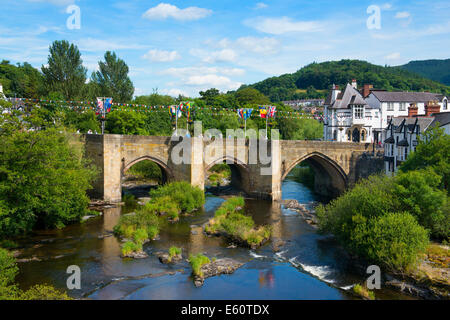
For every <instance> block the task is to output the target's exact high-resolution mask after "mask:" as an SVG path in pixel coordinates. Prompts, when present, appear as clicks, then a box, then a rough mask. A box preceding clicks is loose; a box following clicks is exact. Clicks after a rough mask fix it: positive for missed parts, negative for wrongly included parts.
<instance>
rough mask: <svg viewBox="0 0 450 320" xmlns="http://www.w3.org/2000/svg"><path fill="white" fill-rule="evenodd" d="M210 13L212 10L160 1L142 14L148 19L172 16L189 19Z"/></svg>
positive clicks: (196, 18) (181, 19) (162, 18)
mask: <svg viewBox="0 0 450 320" xmlns="http://www.w3.org/2000/svg"><path fill="white" fill-rule="evenodd" d="M211 13H212V10H209V9H204V8H198V7H188V8H186V9H180V8H178V7H176V6H174V5H171V4H168V3H160V4H158V5H157V6H156V7H153V8H150V9H148V10H147V11H146V12H145V13H144V14H143V17H144V18H146V19H149V20H165V19H167V18H173V19H175V20H180V21H191V20H198V19H201V18H205V17H207V16H209V15H210V14H211Z"/></svg>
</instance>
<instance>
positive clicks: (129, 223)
mask: <svg viewBox="0 0 450 320" xmlns="http://www.w3.org/2000/svg"><path fill="white" fill-rule="evenodd" d="M159 226H160V221H159V218H158V216H156V215H155V214H154V213H153V212H149V211H147V210H145V209H140V210H137V211H136V213H135V214H133V215H126V216H121V217H120V219H119V223H118V224H117V225H116V226H115V227H114V233H115V234H116V235H118V236H121V237H125V238H127V239H132V238H133V235H134V233H135V232H136V230H138V229H143V230H145V231H146V232H147V235H148V237H149V238H154V237H155V236H156V235H157V234H158V233H159Z"/></svg>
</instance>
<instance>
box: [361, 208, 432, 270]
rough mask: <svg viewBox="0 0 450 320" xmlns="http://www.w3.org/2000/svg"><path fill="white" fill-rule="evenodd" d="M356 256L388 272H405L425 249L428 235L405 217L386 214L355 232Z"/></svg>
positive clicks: (412, 218)
mask: <svg viewBox="0 0 450 320" xmlns="http://www.w3.org/2000/svg"><path fill="white" fill-rule="evenodd" d="M355 239H356V241H355V244H354V246H355V247H356V248H357V249H358V253H360V254H361V255H363V256H365V257H366V258H368V259H370V260H371V261H375V262H377V263H380V264H383V265H385V266H386V267H387V268H388V269H390V270H398V271H408V269H409V268H412V267H414V266H415V265H416V263H417V261H418V259H419V258H420V255H421V254H423V253H424V252H425V250H426V248H427V246H428V243H429V240H428V232H427V231H426V230H425V229H424V228H423V227H422V226H420V225H419V224H418V223H417V221H416V219H415V218H414V217H413V216H412V215H410V214H409V213H387V214H385V215H383V216H380V217H376V218H374V219H372V220H371V221H368V224H367V227H364V226H363V225H360V226H358V228H357V229H356V230H355Z"/></svg>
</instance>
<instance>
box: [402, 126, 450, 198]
mask: <svg viewBox="0 0 450 320" xmlns="http://www.w3.org/2000/svg"><path fill="white" fill-rule="evenodd" d="M449 159H450V136H449V135H446V134H445V133H444V130H443V129H441V128H439V127H438V126H435V127H433V128H431V129H429V130H427V131H426V132H425V133H424V134H423V136H421V137H420V138H419V143H418V145H417V147H416V151H415V152H413V153H411V154H410V155H409V156H408V158H407V159H406V161H405V162H404V163H403V164H402V165H401V166H400V168H399V169H400V171H403V172H407V171H412V170H419V169H426V168H427V167H430V168H432V169H433V170H434V172H436V173H437V174H438V175H439V176H441V178H442V180H441V182H442V183H441V187H443V188H445V189H447V190H448V186H449V183H450V163H449V161H448V160H449Z"/></svg>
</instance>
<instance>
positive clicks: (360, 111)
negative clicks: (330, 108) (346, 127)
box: [353, 105, 364, 119]
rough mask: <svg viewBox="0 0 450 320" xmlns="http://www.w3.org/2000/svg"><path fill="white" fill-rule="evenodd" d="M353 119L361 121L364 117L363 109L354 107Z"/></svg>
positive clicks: (358, 106) (359, 106)
mask: <svg viewBox="0 0 450 320" xmlns="http://www.w3.org/2000/svg"><path fill="white" fill-rule="evenodd" d="M353 110H354V117H355V119H362V118H363V117H364V107H363V106H361V105H356V106H354V107H353Z"/></svg>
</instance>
